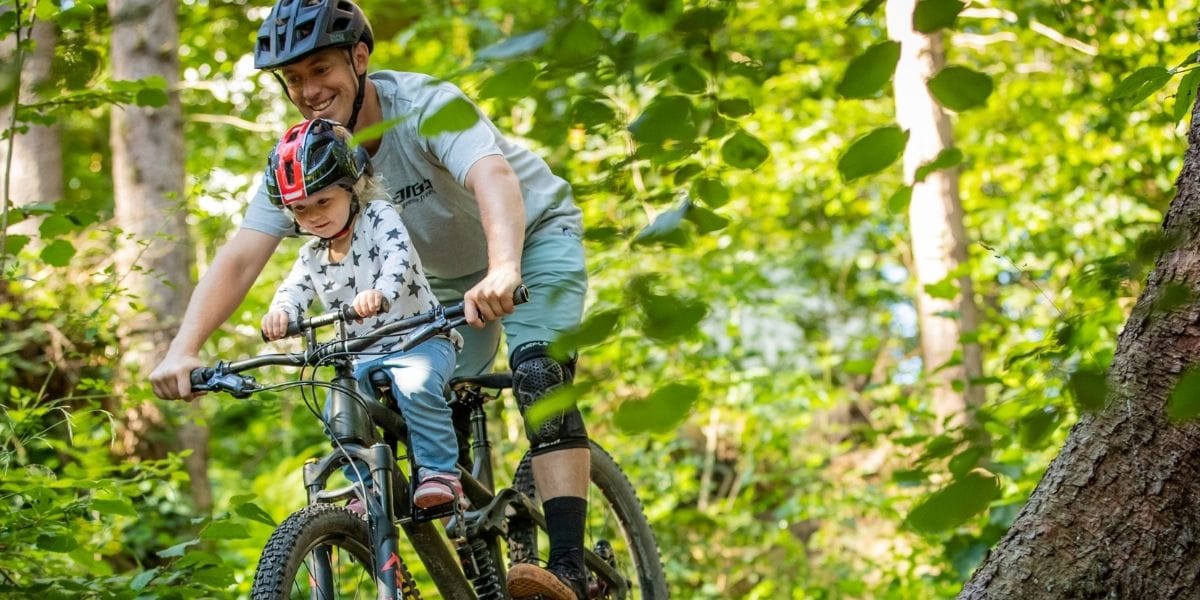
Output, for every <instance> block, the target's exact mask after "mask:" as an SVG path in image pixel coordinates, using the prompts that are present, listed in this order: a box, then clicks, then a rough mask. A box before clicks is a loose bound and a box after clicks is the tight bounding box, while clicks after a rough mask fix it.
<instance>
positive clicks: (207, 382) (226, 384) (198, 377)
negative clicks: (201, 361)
mask: <svg viewBox="0 0 1200 600" xmlns="http://www.w3.org/2000/svg"><path fill="white" fill-rule="evenodd" d="M191 379H192V390H193V391H197V392H225V393H227V394H229V395H230V396H233V397H234V398H249V397H250V395H251V394H253V393H254V392H257V391H258V390H259V389H260V388H259V386H258V382H257V381H255V379H254V377H253V376H250V375H238V374H236V373H226V372H225V368H224V365H223V364H218V365H217V367H216V368H215V369H214V368H207V367H206V368H200V369H196V370H194V371H192V374H191Z"/></svg>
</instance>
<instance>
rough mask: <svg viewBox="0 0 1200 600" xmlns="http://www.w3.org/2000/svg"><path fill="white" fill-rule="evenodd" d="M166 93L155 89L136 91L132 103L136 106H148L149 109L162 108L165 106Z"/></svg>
mask: <svg viewBox="0 0 1200 600" xmlns="http://www.w3.org/2000/svg"><path fill="white" fill-rule="evenodd" d="M167 100H168V98H167V91H166V90H160V89H157V88H145V89H141V90H138V93H137V95H136V96H134V103H135V104H137V105H138V106H148V107H150V108H162V107H164V106H166V105H167Z"/></svg>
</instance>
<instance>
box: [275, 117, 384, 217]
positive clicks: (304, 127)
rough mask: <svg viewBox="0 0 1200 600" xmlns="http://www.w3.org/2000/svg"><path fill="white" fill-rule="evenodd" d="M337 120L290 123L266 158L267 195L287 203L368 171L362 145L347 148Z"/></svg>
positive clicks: (367, 157)
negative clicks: (337, 129)
mask: <svg viewBox="0 0 1200 600" xmlns="http://www.w3.org/2000/svg"><path fill="white" fill-rule="evenodd" d="M335 127H338V124H337V123H336V122H334V121H330V120H328V119H313V120H311V121H304V122H302V123H299V124H297V125H293V126H292V128H291V129H288V130H287V133H285V134H283V138H281V139H280V140H279V143H278V144H276V145H275V149H274V150H272V151H271V156H270V157H268V158H267V173H266V181H265V183H266V186H267V196H268V197H269V198H270V199H271V203H272V204H274V205H275V206H280V207H283V206H288V205H289V204H293V203H296V202H299V201H301V200H303V199H305V198H307V197H308V196H309V194H312V193H314V192H317V191H320V190H322V189H324V188H326V187H329V186H330V185H333V184H335V183H339V182H342V183H345V184H346V185H347V186H351V185H353V184H354V182H356V181H358V178H359V177H362V176H363V175H364V174H366V175H369V174H370V173H369V171H370V158H369V155H368V154H367V150H366V149H365V148H363V147H362V146H358V147H356V148H353V149H352V148H350V144H349V143H348V142H347V140H345V139H343V138H342V137H341V135H339V134H338V132H336V131H335V130H334V128H335Z"/></svg>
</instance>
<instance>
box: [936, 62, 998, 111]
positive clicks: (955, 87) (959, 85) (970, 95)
mask: <svg viewBox="0 0 1200 600" xmlns="http://www.w3.org/2000/svg"><path fill="white" fill-rule="evenodd" d="M929 93H930V94H933V97H934V98H936V99H937V101H938V102H939V103H940V104H941V105H942V106H945V107H946V108H949V109H950V110H953V111H957V112H962V111H964V110H968V109H971V108H975V107H976V106H982V105H983V104H984V103H985V102H987V99H988V96H991V95H992V78H991V77H989V76H987V75H986V74H984V73H980V72H979V71H974V70H971V69H968V68H967V67H961V66H957V65H951V66H948V67H945V68H943V69H942V70H941V71H939V72H938V74H937V75H934V76H933V78H931V79H930V80H929Z"/></svg>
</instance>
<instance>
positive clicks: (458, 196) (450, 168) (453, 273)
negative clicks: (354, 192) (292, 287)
mask: <svg viewBox="0 0 1200 600" xmlns="http://www.w3.org/2000/svg"><path fill="white" fill-rule="evenodd" d="M368 77H370V79H371V81H372V82H373V83H374V84H375V89H376V91H377V92H378V94H379V101H380V103H381V104H382V105H383V119H384V121H385V122H390V121H393V120H395V121H396V123H395V124H394V125H393V126H392V127H391V128H389V129H388V130H387V132H386V133H384V135H383V139H382V140H381V142H380V145H379V150H378V151H377V152H376V153H375V156H373V157H372V159H371V162H372V164H373V165H374V166H375V173H377V174H379V175H382V177H383V180H384V186H385V188H386V189H387V192H388V195H389V196H390V197H391V199H392V203H393V204H394V205H395V206H396V208H397V209H398V210H399V211H400V217H401V219H402V220H403V221H404V225H405V226H406V227H407V228H408V231H409V234H410V235H411V236H412V240H413V245H414V246H415V247H416V250H417V252H418V253H419V254H420V256H421V262H422V263H423V264H424V265H425V269H426V271H427V272H428V274H429V275H430V276H432V277H436V278H441V279H453V278H457V277H464V276H467V275H471V274H475V273H479V272H481V271H483V270H485V269H486V268H487V240H486V239H485V238H484V235H483V225H482V221H481V219H480V216H479V205H478V203H477V202H476V200H475V197H474V196H473V195H472V194H471V193H470V192H469V191H468V190H467V188H466V187H465V184H466V179H467V173H468V172H469V171H470V169H471V166H473V165H474V164H475V162H476V161H478V160H479V159H481V158H483V157H485V156H492V155H501V156H503V157H504V158H505V159H507V160H508V163H509V164H510V165H512V168H513V171H515V172H516V174H517V178H518V179H519V180H520V183H521V193H522V195H523V196H524V200H525V237H526V240H529V239H532V238H533V237H535V236H536V234H537V233H538V232H539V230H547V231H553V232H555V233H562V232H563V231H564V230H565V231H569V232H572V233H574V234H575V235H582V233H583V225H582V221H583V219H582V215H581V213H580V211H579V207H577V206H575V202H574V200H573V198H572V195H571V186H570V184H568V183H567V182H566V181H565V180H564V179H562V178H561V177H558V176H557V175H555V174H554V173H552V172H551V171H550V167H549V166H548V165H547V164H546V162H545V161H544V160H542V159H541V157H539V156H538V155H537V154H534V153H533V152H530V151H529V150H527V149H525V148H523V147H521V146H519V145H517V144H514V143H513V142H511V141H509V140H508V139H507V138H505V137H504V135H503V134H501V133H500V130H499V129H497V128H496V126H495V125H494V124H492V122H491V120H489V119H488V118H487V117H486V116H484V114H483V113H482V112H481V111H480V110H479V109H478V108H476V109H475V110H476V112H478V113H479V120H477V121H476V122H475V124H474V125H472V126H471V127H470V128H468V129H465V130H463V131H454V132H446V133H440V134H438V135H436V136H434V137H432V138H427V137H423V136H421V135H420V134H419V133H418V131H419V130H420V127H421V124H422V123H424V122H425V120H426V119H428V118H429V117H431V116H433V115H434V114H435V113H437V111H438V110H439V109H440V108H442V107H443V106H445V105H446V103H448V102H450V101H451V100H453V99H454V98H462V99H464V100H467V98H466V96H464V95H463V93H462V91H461V90H459V89H458V88H457V87H455V86H454V85H453V84H450V83H447V82H444V81H439V80H437V79H434V78H432V77H429V76H427V75H421V74H419V73H403V72H398V71H379V72H376V73H371V74H370V75H369V76H368ZM467 101H468V102H470V101H469V100H467ZM471 106H474V104H473V103H471ZM242 227H244V228H246V229H252V230H254V231H260V232H263V233H266V234H269V235H273V236H276V237H280V238H282V237H284V236H288V235H292V234H293V233H294V232H295V230H294V228H293V226H292V221H291V219H290V218H289V217H288V216H287V215H285V214H284V213H283V211H281V210H280V209H278V208H276V207H275V206H273V205H272V204H271V202H270V200H268V198H267V193H266V189H265V188H263V187H262V186H260V187H259V189H258V191H257V193H256V194H255V196H254V200H253V201H251V203H250V206H249V207H248V208H247V210H246V215H245V218H244V219H243V221H242Z"/></svg>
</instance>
